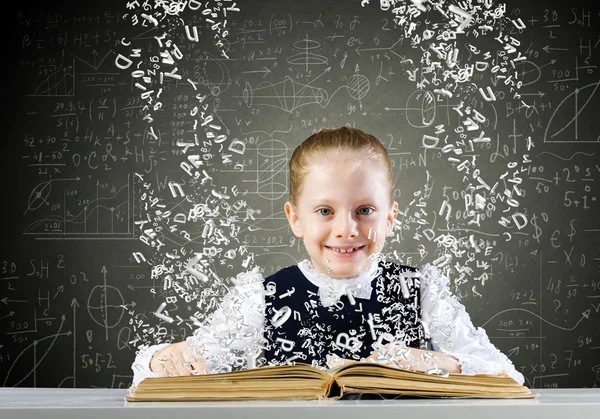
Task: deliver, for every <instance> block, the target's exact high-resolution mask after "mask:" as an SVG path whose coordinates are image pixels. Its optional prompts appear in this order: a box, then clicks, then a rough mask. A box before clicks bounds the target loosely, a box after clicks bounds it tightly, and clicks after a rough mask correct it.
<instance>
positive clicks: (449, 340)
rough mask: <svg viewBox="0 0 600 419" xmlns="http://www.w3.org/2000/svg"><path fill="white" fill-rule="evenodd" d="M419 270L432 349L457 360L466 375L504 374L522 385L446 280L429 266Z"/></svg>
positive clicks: (521, 381)
mask: <svg viewBox="0 0 600 419" xmlns="http://www.w3.org/2000/svg"><path fill="white" fill-rule="evenodd" d="M419 271H420V272H421V306H422V319H423V323H424V326H425V329H426V330H427V332H428V333H429V337H430V338H431V341H432V345H433V349H434V350H436V351H440V352H444V353H446V354H448V355H451V356H454V357H456V358H458V359H459V361H460V364H461V371H462V372H463V373H465V374H499V373H502V372H503V373H505V374H507V375H508V376H509V377H511V378H513V379H514V380H515V381H517V382H518V383H519V384H523V382H524V378H523V375H522V374H521V373H520V372H518V371H516V369H515V367H514V365H513V363H512V362H511V360H510V359H508V357H507V356H506V355H504V354H503V353H502V352H500V351H499V350H498V349H497V348H496V347H495V346H494V345H493V344H492V343H491V342H490V341H489V339H488V336H487V334H486V332H485V330H484V329H482V328H479V327H478V328H476V327H475V326H473V323H472V322H471V318H470V317H469V314H468V313H467V312H466V310H465V307H464V306H463V305H462V304H461V303H460V302H459V301H458V299H457V298H456V296H454V295H452V293H451V292H450V288H449V280H448V278H447V277H446V276H445V275H443V274H441V273H440V272H439V270H438V269H437V268H436V267H435V266H432V265H430V264H427V265H424V266H422V267H421V268H420V269H419Z"/></svg>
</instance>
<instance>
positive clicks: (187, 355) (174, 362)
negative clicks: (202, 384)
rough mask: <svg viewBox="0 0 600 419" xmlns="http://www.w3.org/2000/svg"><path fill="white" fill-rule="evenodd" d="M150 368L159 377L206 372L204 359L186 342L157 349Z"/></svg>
mask: <svg viewBox="0 0 600 419" xmlns="http://www.w3.org/2000/svg"><path fill="white" fill-rule="evenodd" d="M150 370H151V371H153V372H155V373H157V374H158V376H161V377H173V376H184V375H198V374H206V360H205V359H204V358H201V357H200V356H199V351H198V349H197V348H195V347H193V346H191V345H190V344H189V343H187V342H185V341H184V342H179V343H174V344H172V345H169V346H166V347H164V348H162V349H161V350H159V351H157V352H156V353H155V354H154V356H153V357H152V360H151V361H150Z"/></svg>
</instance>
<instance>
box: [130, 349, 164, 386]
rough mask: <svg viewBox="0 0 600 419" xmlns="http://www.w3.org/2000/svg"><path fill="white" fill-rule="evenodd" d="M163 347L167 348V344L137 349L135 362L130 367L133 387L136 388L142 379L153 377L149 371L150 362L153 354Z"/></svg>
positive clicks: (152, 373)
mask: <svg viewBox="0 0 600 419" xmlns="http://www.w3.org/2000/svg"><path fill="white" fill-rule="evenodd" d="M165 346H169V344H168V343H161V344H160V345H152V346H148V345H141V346H139V347H138V351H137V353H136V357H135V360H134V361H133V364H132V365H131V369H132V370H133V383H132V385H133V386H137V385H138V384H139V383H140V382H141V381H142V380H143V379H144V378H147V377H154V376H155V373H154V372H152V371H151V370H150V361H152V357H153V356H154V354H155V353H156V352H158V351H159V350H161V349H162V348H164V347H165Z"/></svg>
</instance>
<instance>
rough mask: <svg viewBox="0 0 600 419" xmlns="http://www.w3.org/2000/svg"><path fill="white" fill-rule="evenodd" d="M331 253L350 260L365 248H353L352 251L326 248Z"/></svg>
mask: <svg viewBox="0 0 600 419" xmlns="http://www.w3.org/2000/svg"><path fill="white" fill-rule="evenodd" d="M325 247H326V248H327V249H328V250H329V251H330V252H331V253H333V254H334V255H336V256H337V257H342V258H349V257H352V256H354V255H356V254H358V253H359V252H360V251H361V250H362V249H363V248H364V247H365V246H358V247H353V248H352V249H340V248H337V247H329V246H325Z"/></svg>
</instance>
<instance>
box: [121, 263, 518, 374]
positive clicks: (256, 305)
mask: <svg viewBox="0 0 600 419" xmlns="http://www.w3.org/2000/svg"><path fill="white" fill-rule="evenodd" d="M372 267H373V266H371V267H370V268H369V269H367V270H365V272H363V273H361V274H360V275H357V276H355V277H352V278H346V279H334V278H330V277H328V276H327V275H325V274H321V273H318V272H317V271H315V270H314V269H313V268H312V265H311V262H310V261H309V260H303V261H302V262H300V263H298V268H299V269H300V270H301V271H302V273H303V274H304V275H305V276H306V278H307V279H308V280H309V281H310V282H312V283H313V284H315V285H316V286H317V287H319V291H320V292H319V295H320V297H321V302H322V303H323V305H325V306H327V305H333V304H335V302H337V298H339V297H340V296H341V295H344V294H346V292H347V290H349V289H356V288H357V287H358V288H361V287H362V286H363V285H364V286H368V285H369V284H370V283H371V281H372V279H373V278H374V275H376V273H377V270H376V269H371V268H372ZM415 276H418V277H419V278H420V289H421V319H422V323H423V326H424V329H425V332H426V335H427V336H428V337H429V338H430V340H431V344H432V349H433V350H434V351H438V352H442V353H445V354H448V355H451V356H453V357H455V358H457V359H458V360H459V364H460V366H461V373H462V374H498V373H502V372H503V373H505V374H507V375H508V376H509V377H511V378H513V379H514V380H515V381H516V382H518V383H519V384H523V382H524V378H523V375H522V374H521V373H520V372H518V371H517V370H516V369H515V367H514V365H513V363H512V362H511V361H510V359H508V357H507V356H506V355H504V354H503V353H502V352H500V351H499V350H498V349H496V347H495V346H494V345H493V344H492V343H491V342H490V340H489V339H488V337H487V334H486V332H485V330H484V329H482V328H480V327H477V328H476V327H474V326H473V323H472V322H471V318H470V317H469V314H468V313H467V312H466V311H465V307H464V306H463V305H462V304H461V303H460V302H459V301H458V299H457V297H456V296H454V295H452V293H451V292H450V287H449V280H448V278H447V277H446V276H445V275H443V274H442V273H441V272H440V271H439V270H438V268H437V267H435V266H433V265H430V264H425V265H423V266H421V267H420V268H419V270H418V272H417V273H416V275H415ZM263 281H264V278H263V275H262V274H261V272H260V268H258V267H256V268H254V269H252V270H250V271H247V272H243V273H240V274H239V275H238V276H237V277H236V278H232V282H233V283H234V287H233V288H231V289H230V291H229V293H228V294H227V295H225V297H224V298H223V301H222V302H221V304H220V306H219V307H218V309H217V310H216V311H215V312H214V313H213V315H212V316H211V318H210V319H209V320H208V321H207V322H206V324H205V325H203V326H201V327H198V329H196V330H195V331H194V334H193V335H192V336H190V337H188V338H187V342H188V343H189V344H190V345H194V346H196V347H198V348H201V349H202V356H203V357H204V358H206V359H207V360H208V361H207V364H208V371H209V372H210V373H217V372H225V371H231V370H232V368H233V367H232V364H233V362H235V360H236V359H237V360H239V359H240V357H241V358H244V359H248V362H247V363H246V364H245V365H244V366H243V368H248V367H251V366H253V364H252V361H251V360H255V359H256V357H257V356H258V355H259V354H260V352H261V350H262V349H263V348H264V325H265V314H264V313H265V290H264V285H263ZM321 290H326V292H323V293H321ZM332 298H333V300H331V299H332ZM224 342H225V343H224ZM167 345H169V344H168V343H164V344H160V345H153V346H147V345H142V346H140V347H139V348H138V349H139V350H138V352H137V354H136V358H135V361H134V363H133V365H132V369H133V373H134V375H133V385H134V386H136V385H137V384H138V383H139V382H140V381H142V380H143V379H144V378H146V377H154V376H155V373H154V372H152V371H151V370H150V361H151V359H152V356H153V355H154V353H156V352H157V351H158V350H160V349H162V348H164V347H165V346H167ZM234 354H235V355H234ZM238 365H239V364H238Z"/></svg>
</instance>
